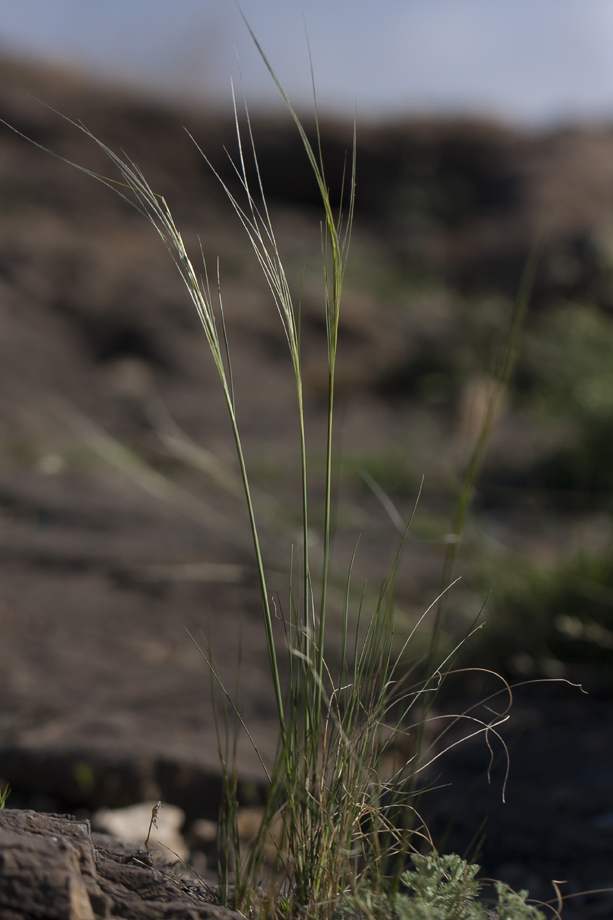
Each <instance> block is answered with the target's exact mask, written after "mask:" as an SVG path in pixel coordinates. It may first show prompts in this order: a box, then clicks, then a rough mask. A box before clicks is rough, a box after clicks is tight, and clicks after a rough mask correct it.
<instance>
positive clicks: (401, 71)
mask: <svg viewBox="0 0 613 920" xmlns="http://www.w3.org/2000/svg"><path fill="white" fill-rule="evenodd" d="M241 9H242V11H243V13H244V14H245V16H246V18H247V19H248V21H249V23H250V25H251V27H252V29H253V31H254V33H255V34H256V36H257V38H258V40H259V42H260V44H261V45H262V47H263V49H264V51H265V52H266V54H267V55H268V57H269V59H270V61H271V63H272V65H273V67H274V68H275V70H276V72H277V74H278V76H279V78H280V79H281V81H282V83H283V84H284V86H285V88H286V90H287V91H288V93H289V95H290V97H291V98H292V100H293V101H294V102H295V103H296V105H297V106H299V107H305V106H308V105H309V104H310V102H311V99H312V96H311V76H310V65H309V50H308V46H307V38H306V36H307V35H308V43H309V45H310V49H311V59H312V62H313V70H314V74H315V83H316V87H317V96H318V102H319V104H320V106H321V108H322V109H326V110H332V111H336V112H339V113H341V114H344V115H345V116H346V115H349V116H350V117H352V116H353V112H354V109H357V114H358V117H360V116H362V117H368V118H372V117H377V116H380V117H387V116H394V115H410V114H415V113H419V114H424V113H427V114H430V113H432V114H445V115H448V114H471V115H485V116H493V117H496V118H501V119H503V120H507V121H510V122H515V123H519V124H523V125H527V126H535V127H537V126H541V125H550V124H555V123H561V122H567V121H577V120H580V121H593V120H606V119H610V120H613V0H241ZM0 49H6V50H7V51H10V52H12V53H19V54H22V55H27V56H29V57H31V58H35V59H47V60H52V61H59V62H61V63H62V64H68V65H69V66H76V67H79V68H81V69H82V70H84V71H91V72H92V73H94V74H95V75H98V76H102V77H104V78H106V79H110V80H114V81H127V82H130V83H133V84H136V85H137V86H141V87H143V88H146V89H147V90H148V91H149V92H153V93H156V94H158V93H159V94H162V95H166V96H170V97H178V98H186V99H189V100H190V101H192V102H203V103H209V104H210V103H215V104H219V105H221V106H223V107H225V106H228V105H229V104H230V85H231V80H232V79H234V80H235V82H239V83H240V79H241V75H242V79H243V82H244V85H245V87H246V92H247V96H248V99H249V102H250V104H251V105H252V106H259V105H261V106H267V105H272V104H276V103H277V102H278V95H277V93H276V90H275V87H274V85H273V84H272V81H271V79H270V76H269V75H268V73H267V71H266V68H265V67H264V65H263V63H262V61H261V60H260V58H259V56H258V53H257V50H256V49H255V46H254V44H253V42H252V40H251V38H250V36H249V32H248V30H247V27H246V26H245V23H244V22H243V19H242V17H241V13H240V11H239V9H238V6H237V4H236V2H234V0H0Z"/></svg>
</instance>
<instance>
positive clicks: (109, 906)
mask: <svg viewBox="0 0 613 920" xmlns="http://www.w3.org/2000/svg"><path fill="white" fill-rule="evenodd" d="M239 916H240V915H239V914H237V913H236V912H234V911H232V910H229V909H227V908H225V907H221V906H220V905H219V904H216V903H215V896H214V893H213V892H212V890H211V889H210V888H208V887H207V886H205V885H201V884H199V883H194V882H191V881H186V880H185V879H181V878H177V877H175V876H173V875H172V874H170V872H168V871H165V870H164V869H157V868H155V867H154V865H153V863H152V860H151V858H150V856H149V854H148V853H146V852H145V851H139V852H136V853H133V854H127V855H126V854H120V853H115V852H112V851H111V850H108V849H106V848H104V847H101V846H97V845H96V844H95V843H94V842H93V840H92V836H91V832H90V827H89V822H88V821H79V820H77V819H76V818H74V817H72V816H71V815H51V814H38V813H37V812H35V811H22V810H17V809H6V810H4V811H0V917H2V918H3V920H43V918H44V920H99V918H111V917H113V918H121V920H140V918H142V920H157V918H160V920H161V918H171V917H172V918H173V920H204V918H207V920H208V918H211V920H212V918H218V920H233V918H238V917H239Z"/></svg>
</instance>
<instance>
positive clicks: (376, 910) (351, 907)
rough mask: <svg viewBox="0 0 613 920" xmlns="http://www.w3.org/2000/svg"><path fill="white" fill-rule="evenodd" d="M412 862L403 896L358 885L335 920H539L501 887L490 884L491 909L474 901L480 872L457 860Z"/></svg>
mask: <svg viewBox="0 0 613 920" xmlns="http://www.w3.org/2000/svg"><path fill="white" fill-rule="evenodd" d="M411 858H412V861H413V867H414V868H413V869H412V870H409V871H407V872H404V873H403V875H402V876H401V879H400V881H401V883H402V885H403V887H404V888H405V889H407V890H406V892H405V891H398V892H385V893H384V892H381V891H378V890H376V889H375V888H373V887H371V886H370V885H368V884H362V885H361V886H360V887H359V888H358V890H357V892H356V893H355V894H352V895H346V896H345V897H343V898H341V900H340V903H339V904H338V906H337V908H336V910H335V914H334V920H493V918H496V920H544V915H543V914H542V913H541V911H539V910H537V908H536V907H534V906H533V905H531V904H527V903H526V898H527V892H525V891H521V892H519V893H516V892H514V891H511V890H510V889H509V888H508V887H507V886H506V885H503V884H502V882H496V883H495V889H496V895H497V898H496V901H495V903H493V904H491V905H487V904H486V903H485V902H483V901H478V900H477V898H478V897H479V894H480V892H481V889H482V886H483V883H482V882H479V881H477V879H476V878H475V876H476V875H477V873H478V871H479V866H477V865H470V864H469V863H467V862H466V861H465V860H463V859H461V858H460V857H459V856H456V855H453V854H452V855H449V856H438V855H436V854H430V855H428V856H419V855H417V854H413V856H412V857H411Z"/></svg>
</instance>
